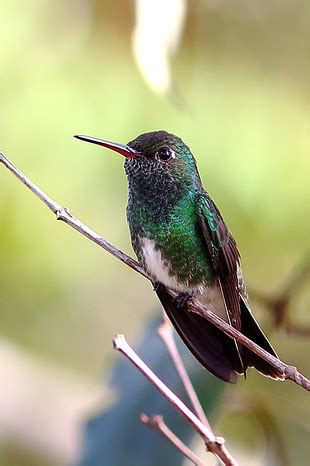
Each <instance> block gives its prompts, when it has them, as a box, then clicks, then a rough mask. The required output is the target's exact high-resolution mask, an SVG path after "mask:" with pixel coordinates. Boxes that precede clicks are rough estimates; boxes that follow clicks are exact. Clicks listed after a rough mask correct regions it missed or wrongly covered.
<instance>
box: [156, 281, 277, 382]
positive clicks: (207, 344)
mask: <svg viewBox="0 0 310 466" xmlns="http://www.w3.org/2000/svg"><path fill="white" fill-rule="evenodd" d="M156 293H157V295H158V297H159V299H160V301H161V303H162V306H163V308H164V309H165V311H166V313H167V315H168V317H169V319H170V320H171V322H172V324H173V325H174V327H175V329H176V331H177V332H178V334H179V335H180V337H181V338H182V340H183V341H184V343H185V344H186V346H187V347H188V349H189V350H190V351H191V352H192V354H193V355H194V356H195V357H196V359H197V360H198V361H199V362H200V363H201V364H202V365H203V366H204V367H205V368H206V369H208V370H209V371H210V372H212V374H214V375H215V376H217V377H218V378H220V379H222V380H224V381H225V382H230V383H236V381H237V373H239V374H242V373H244V372H245V370H246V369H247V368H248V367H255V368H256V369H257V370H259V371H260V372H261V373H262V374H264V375H268V376H270V377H272V378H276V379H277V378H282V374H280V373H279V372H278V371H276V369H274V368H273V367H272V366H270V364H268V363H267V362H266V361H264V360H263V359H261V358H260V357H259V356H257V355H255V354H254V353H252V352H251V351H250V350H248V349H247V348H245V347H243V348H242V361H243V367H242V365H241V363H240V356H239V354H238V352H237V348H236V345H235V342H234V340H233V339H231V338H230V337H228V336H227V335H226V334H225V333H223V332H222V331H221V330H219V329H218V328H216V327H215V326H214V325H212V324H211V323H210V322H208V321H207V320H206V319H204V318H203V317H201V316H199V315H197V314H193V313H191V312H187V311H184V310H182V309H179V308H178V307H177V306H176V304H175V302H174V301H173V298H171V296H170V294H169V293H168V292H167V290H166V289H165V287H163V286H160V287H159V288H158V289H157V290H156ZM240 308H241V325H242V332H243V333H244V334H245V335H246V336H247V337H249V338H251V339H252V340H253V341H254V342H255V343H257V344H258V345H259V346H261V347H262V348H264V349H265V350H266V351H268V352H269V353H270V354H272V355H273V356H275V357H277V355H276V353H275V352H274V350H273V349H272V347H271V345H270V344H269V342H268V340H267V338H266V337H265V335H264V334H263V332H262V331H261V329H260V328H259V326H258V324H257V322H256V321H255V319H254V317H253V316H252V314H251V312H250V311H249V309H248V308H247V306H246V304H245V303H244V301H243V300H242V298H241V299H240Z"/></svg>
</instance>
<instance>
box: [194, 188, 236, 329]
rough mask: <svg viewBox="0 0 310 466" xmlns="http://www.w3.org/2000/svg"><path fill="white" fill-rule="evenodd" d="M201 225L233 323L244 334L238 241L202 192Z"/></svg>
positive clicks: (200, 200)
mask: <svg viewBox="0 0 310 466" xmlns="http://www.w3.org/2000/svg"><path fill="white" fill-rule="evenodd" d="M197 214H198V224H199V227H200V228H201V231H202V234H203V237H204V239H205V243H206V246H207V248H206V253H207V255H208V257H209V260H210V261H211V263H212V265H213V267H214V269H215V271H216V274H217V276H218V280H219V283H220V286H221V288H222V293H223V298H224V301H225V305H226V308H227V314H228V319H229V322H230V324H231V325H232V326H233V327H235V328H236V329H237V330H239V331H241V315H240V294H239V289H238V281H239V280H238V270H239V268H240V266H239V262H240V255H239V251H238V249H237V245H236V242H235V240H234V238H233V237H232V235H231V233H230V232H229V230H228V228H227V226H226V224H225V222H224V220H223V217H222V215H221V213H220V211H219V210H218V208H217V207H216V205H215V203H214V202H213V201H212V199H211V198H210V197H209V196H208V194H207V193H205V192H201V193H199V194H198V199H197Z"/></svg>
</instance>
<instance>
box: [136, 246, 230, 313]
mask: <svg viewBox="0 0 310 466" xmlns="http://www.w3.org/2000/svg"><path fill="white" fill-rule="evenodd" d="M141 248H142V253H143V256H144V261H145V266H146V269H147V271H148V273H149V274H150V275H151V276H152V277H154V279H155V280H156V281H158V282H160V283H163V284H164V285H165V286H167V287H168V288H170V289H171V290H175V291H179V292H181V293H186V292H188V293H193V294H194V296H195V298H196V299H197V300H198V301H199V302H200V303H201V304H202V305H203V306H205V307H206V308H207V309H209V310H210V311H212V312H214V313H215V314H217V315H218V316H219V317H221V318H222V319H223V320H226V322H227V320H228V319H227V312H226V306H225V304H224V300H223V296H222V292H221V289H220V286H219V285H218V284H215V285H213V286H212V287H206V286H199V287H197V288H195V289H193V288H191V287H190V286H186V284H185V283H180V282H179V281H178V280H177V278H176V277H175V276H173V275H170V274H169V263H168V262H167V260H166V259H163V258H162V255H161V252H160V251H159V250H157V249H156V248H155V241H153V240H151V239H148V238H143V239H141Z"/></svg>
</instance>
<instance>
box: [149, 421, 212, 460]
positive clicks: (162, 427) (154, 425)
mask: <svg viewBox="0 0 310 466" xmlns="http://www.w3.org/2000/svg"><path fill="white" fill-rule="evenodd" d="M140 419H141V421H142V422H143V423H144V424H146V425H147V426H149V427H150V428H151V429H154V430H156V431H157V432H159V433H160V434H162V435H163V436H164V437H166V438H167V439H168V440H169V441H170V442H171V443H172V444H173V445H174V446H175V447H176V448H177V449H178V450H180V451H181V453H183V455H184V456H186V457H187V458H188V459H189V460H190V461H191V462H192V463H194V464H195V465H197V466H205V464H206V463H204V461H202V460H201V459H200V458H199V456H197V455H196V454H195V453H194V452H193V451H192V450H191V449H190V448H188V446H187V445H185V443H183V442H182V440H180V439H179V437H177V436H176V435H175V434H174V433H173V432H172V430H170V429H169V427H168V426H167V424H166V423H165V422H164V420H163V417H162V416H158V415H156V416H153V417H152V418H150V417H148V416H147V415H146V414H144V413H142V414H141V416H140Z"/></svg>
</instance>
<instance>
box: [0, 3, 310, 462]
mask: <svg viewBox="0 0 310 466" xmlns="http://www.w3.org/2000/svg"><path fill="white" fill-rule="evenodd" d="M0 17H1V28H0V63H1V75H0V79H1V86H0V148H1V150H3V151H5V152H6V154H7V155H8V156H9V157H10V158H12V159H13V160H14V162H15V163H16V164H17V165H18V166H19V167H20V168H21V169H23V170H24V171H25V172H26V173H27V174H28V176H30V177H31V178H32V179H33V180H34V181H35V182H37V183H38V184H39V186H40V187H41V188H43V189H44V190H45V191H46V192H47V193H49V194H50V195H51V196H52V197H54V199H56V200H57V201H58V202H60V203H62V204H63V205H65V206H68V207H69V208H70V209H71V211H72V212H73V213H74V214H76V215H77V216H78V217H79V218H81V219H82V220H83V221H85V223H87V224H88V225H89V226H91V227H92V228H94V229H95V230H96V231H97V232H99V233H100V234H102V235H103V236H104V237H105V238H106V239H108V240H109V241H110V242H112V243H113V244H115V245H116V246H117V247H119V248H121V249H123V250H124V251H125V252H127V253H128V254H130V255H132V254H133V253H132V250H131V246H130V240H129V233H128V228H127V224H126V218H125V206H126V201H127V186H126V179H125V176H124V171H123V166H122V164H123V160H122V158H121V157H118V156H116V155H114V154H112V153H110V152H108V151H104V150H103V149H100V148H96V147H94V146H90V145H87V144H83V143H81V142H79V141H77V140H74V139H73V137H72V136H73V134H76V133H80V134H89V135H92V136H97V137H102V138H105V139H110V140H114V141H118V142H122V143H125V142H127V141H129V140H131V139H133V138H134V137H136V136H137V135H138V134H140V133H143V132H145V131H150V130H156V129H166V130H168V131H170V132H173V133H176V134H177V135H179V136H181V137H182V138H183V139H184V141H185V142H186V143H187V144H188V145H189V146H190V147H191V148H192V150H193V153H194V154H195V156H196V158H197V161H198V165H199V169H200V173H201V175H202V179H203V181H204V185H205V187H206V189H207V190H208V192H209V193H210V194H211V196H212V197H213V198H214V199H215V200H216V203H217V204H218V206H219V207H220V209H221V211H222V214H223V216H224V217H225V219H226V221H227V223H228V225H229V227H230V229H231V231H232V232H233V234H234V236H235V238H236V239H237V241H238V244H239V248H240V251H241V254H242V264H243V270H244V275H245V278H246V281H247V284H248V288H249V290H250V292H251V291H252V305H253V309H254V312H255V315H256V316H257V319H258V320H259V322H260V323H261V324H262V326H263V328H264V329H265V330H266V333H267V334H268V336H269V337H270V339H271V341H272V344H273V346H274V347H275V348H277V351H278V353H279V355H280V356H281V358H282V359H283V360H285V361H286V362H289V363H291V364H294V365H296V366H297V367H298V368H299V370H300V371H301V372H303V373H305V374H306V375H308V376H309V374H310V368H309V349H310V345H309V339H308V336H309V333H310V332H309V326H310V321H309V312H308V308H309V304H310V286H309V275H308V277H307V276H306V266H305V264H307V263H308V262H307V260H308V258H309V237H310V222H309V206H310V187H309V171H310V157H309V154H310V137H309V134H310V84H309V83H310V80H309V78H310V59H309V43H310V42H309V41H310V33H309V31H310V27H309V25H310V5H309V3H308V2H306V1H305V0H297V1H296V0H281V1H280V0H269V1H268V2H259V1H256V0H255V1H252V2H248V1H246V0H234V1H228V0H212V1H202V0H201V1H199V0H191V1H188V2H186V1H185V0H183V1H182V0H171V2H164V1H156V2H155V1H154V2H152V1H146V0H145V1H144V0H140V1H136V2H130V1H120V2H111V1H108V0H101V1H99V0H97V1H96V0H93V1H90V0H75V1H73V0H61V1H60V0H55V1H53V2H51V1H46V0H29V1H28V2H26V3H25V2H22V1H21V0H11V1H10V2H7V1H4V0H2V1H1V0H0ZM0 193H1V196H0V276H1V280H0V322H1V324H0V332H1V333H0V367H1V380H0V464H1V465H18V466H19V465H20V466H26V465H27V466H28V465H41V466H55V465H64V464H76V463H77V462H78V461H81V462H82V464H85V465H86V464H87V465H88V466H94V465H95V464H96V465H97V464H98V465H105V464H107V466H116V464H118V463H117V461H116V460H115V461H114V460H110V461H104V459H102V458H101V459H98V461H97V462H95V460H93V461H92V460H89V461H88V460H85V461H84V460H83V459H82V458H83V455H85V448H86V447H85V445H86V444H87V440H89V438H88V439H87V438H86V437H87V436H89V435H90V433H89V431H88V430H86V433H85V423H86V421H87V419H88V418H90V417H92V416H94V415H95V416H96V415H97V413H99V412H101V413H105V412H108V410H109V409H110V408H111V406H114V405H115V403H118V399H119V398H118V394H117V393H116V391H115V390H114V389H113V387H111V385H110V383H109V380H110V376H111V374H112V373H113V368H114V365H115V363H116V361H117V360H118V359H119V357H118V355H117V354H114V352H113V350H112V346H111V339H112V336H113V335H114V334H115V333H125V334H126V336H127V339H128V340H129V341H130V343H131V344H133V345H135V342H136V341H137V340H139V341H140V340H141V338H142V335H143V334H145V332H146V330H147V329H148V328H149V325H150V322H152V319H153V318H154V317H155V316H158V315H159V313H160V308H159V305H158V303H157V302H156V299H155V296H154V293H153V292H152V289H151V287H150V285H149V283H147V282H146V280H144V279H143V278H142V277H140V276H138V274H136V273H134V272H133V271H131V270H130V269H129V268H128V267H125V266H124V265H122V264H121V263H119V262H118V261H117V260H116V259H115V258H114V257H112V256H110V255H108V254H107V253H105V252H103V251H101V250H100V249H99V248H98V247H96V246H95V245H93V244H91V243H90V242H89V241H87V240H86V239H85V238H83V237H82V236H80V235H79V234H77V233H76V232H74V231H73V230H72V229H70V228H69V227H67V226H65V225H63V224H59V223H56V221H55V218H54V217H53V215H52V214H51V213H50V212H49V211H48V210H47V209H46V208H45V207H44V206H43V205H42V204H41V203H40V202H39V201H38V199H36V198H35V197H34V196H33V195H32V194H31V193H30V192H28V191H27V190H26V189H25V188H24V187H23V186H22V184H21V183H19V182H17V181H16V179H14V177H13V176H12V175H11V174H10V173H9V172H8V171H6V170H5V169H4V167H0ZM303 270H304V272H303ZM296 277H298V278H297V280H295V281H296V282H297V286H296V287H293V290H292V293H291V294H292V296H291V299H290V300H289V303H288V306H284V307H283V306H282V308H281V305H279V300H278V298H279V297H280V298H281V297H283V296H284V295H283V293H284V292H285V291H286V290H287V289H288V284H291V283H292V280H294V278H296ZM280 301H281V299H280ZM279 309H280V311H279ZM282 311H283V312H282ZM159 344H160V343H159ZM187 356H188V355H187ZM163 357H164V358H165V356H163ZM166 359H167V357H166ZM191 364H193V365H194V364H195V363H194V362H190V365H191ZM171 371H172V372H173V369H171ZM199 374H200V375H199V377H198V379H199V383H198V381H197V384H198V385H199V387H200V388H199V393H200V394H201V396H202V397H203V399H208V397H209V396H210V394H209V393H207V392H206V389H205V388H204V387H205V386H206V385H204V380H205V381H207V380H208V383H211V385H212V383H213V382H212V381H211V382H210V379H211V376H210V375H209V374H207V373H206V372H205V371H201V372H199ZM128 377H131V378H130V379H128V380H130V382H128V384H129V383H130V384H132V386H134V384H135V383H138V382H137V381H138V379H140V378H141V376H140V374H138V373H137V372H136V371H135V370H134V369H132V370H131V371H130V375H129V376H128ZM198 379H197V380H198ZM167 382H168V383H169V377H168V379H167ZM214 384H215V385H214V387H215V388H214V390H215V391H216V393H218V394H220V395H221V396H218V397H217V400H216V402H214V406H213V407H212V412H213V415H212V424H213V426H214V429H215V431H216V432H217V433H219V434H220V435H223V436H224V437H225V438H226V441H227V446H228V447H229V449H230V450H231V451H232V453H234V454H235V456H236V457H237V458H238V459H239V460H240V464H246V465H251V464H253V465H266V464H268V465H276V464H279V465H293V464H294V465H295V464H298V465H300V466H302V465H306V464H309V455H310V446H309V425H310V423H309V414H310V405H309V400H308V394H307V393H306V392H304V391H302V390H301V389H300V388H299V387H297V386H296V385H293V384H292V383H290V382H286V383H275V382H273V381H271V380H269V379H266V378H264V377H262V376H260V375H259V374H258V373H255V372H254V371H249V373H248V378H247V380H246V381H245V380H240V382H239V383H238V385H237V386H236V387H235V386H233V387H231V386H226V385H224V384H221V383H220V382H214ZM151 393H152V394H151V395H150V396H157V395H156V394H155V392H153V391H152V392H151ZM138 401H139V400H138ZM136 402H137V400H136ZM206 403H207V401H206ZM139 409H140V410H141V411H147V410H148V400H147V398H146V399H144V400H143V404H142V402H141V405H140V406H139ZM151 414H152V413H151ZM122 422H123V423H126V418H123V420H122ZM135 422H136V424H137V425H138V424H139V419H138V417H136V421H133V422H132V423H131V424H130V426H131V428H132V429H133V430H134V429H135V427H136V424H135ZM170 427H173V426H170ZM108 429H109V428H108ZM111 429H112V427H111ZM143 429H144V430H147V427H143ZM116 431H117V428H116ZM105 432H107V431H106V430H104V429H103V430H102V432H101V434H100V435H102V437H101V439H103V438H104V435H105ZM99 438H100V436H99ZM190 441H193V442H194V447H193V448H196V447H195V445H196V443H195V442H196V441H197V439H196V437H195V438H191V439H190ZM164 445H165V447H167V449H173V447H171V446H170V445H168V444H166V443H164ZM200 448H201V447H200ZM169 451H170V450H169ZM201 454H202V455H204V457H205V458H206V462H207V464H214V462H212V461H213V460H212V459H210V458H209V456H206V455H205V454H204V453H203V452H202V453H201ZM140 456H141V455H140ZM98 458H99V457H98ZM166 458H167V456H166ZM140 459H141V457H140ZM83 461H84V463H83ZM87 461H88V462H87ZM179 461H180V463H177V462H176V461H175V463H165V461H164V460H163V461H162V462H161V463H159V462H157V463H153V462H152V461H151V458H147V459H146V458H145V461H142V462H141V464H142V465H153V464H157V465H158V464H161V465H162V466H169V464H182V461H183V459H182V458H181V457H180V460H179ZM208 461H209V463H208ZM122 464H128V465H129V466H136V465H138V461H136V462H135V461H134V460H130V461H129V462H128V463H125V462H123V463H122ZM139 464H140V463H139ZM183 464H189V463H188V462H186V461H185V460H184V462H183Z"/></svg>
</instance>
